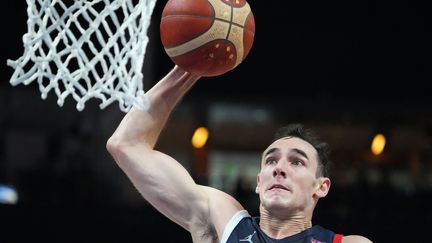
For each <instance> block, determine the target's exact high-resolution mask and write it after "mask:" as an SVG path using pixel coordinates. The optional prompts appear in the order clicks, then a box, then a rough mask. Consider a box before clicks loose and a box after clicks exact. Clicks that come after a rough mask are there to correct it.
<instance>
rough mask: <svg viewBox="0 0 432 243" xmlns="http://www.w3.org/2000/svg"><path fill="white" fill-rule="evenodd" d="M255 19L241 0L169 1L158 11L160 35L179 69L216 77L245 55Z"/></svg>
mask: <svg viewBox="0 0 432 243" xmlns="http://www.w3.org/2000/svg"><path fill="white" fill-rule="evenodd" d="M254 36H255V20H254V16H253V13H252V11H251V8H250V6H249V4H248V3H247V2H246V1H245V0H169V1H168V2H167V3H166V5H165V7H164V9H163V12H162V16H161V22H160V38H161V41H162V44H163V46H164V48H165V51H166V53H167V54H168V56H169V57H170V58H171V60H172V61H173V62H174V63H175V64H177V65H178V66H179V67H181V68H182V69H184V70H186V71H188V72H190V73H193V74H196V75H199V76H208V77H209V76H218V75H221V74H224V73H226V72H228V71H230V70H232V69H234V68H235V67H236V66H237V65H239V64H240V63H241V62H242V61H243V60H244V59H245V58H246V56H247V55H248V54H249V51H250V49H251V48H252V44H253V41H254Z"/></svg>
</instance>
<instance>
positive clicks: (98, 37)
mask: <svg viewBox="0 0 432 243" xmlns="http://www.w3.org/2000/svg"><path fill="white" fill-rule="evenodd" d="M155 3H156V0H27V5H28V7H27V14H28V21H27V23H28V32H27V33H26V34H25V35H24V36H23V45H24V54H23V55H22V56H21V57H20V58H19V59H17V60H15V61H12V60H8V65H9V66H11V67H13V68H14V69H15V71H14V73H13V75H12V77H11V80H10V83H11V84H12V85H18V84H25V85H28V84H30V83H32V82H33V81H35V80H36V81H37V83H38V85H39V89H40V92H41V94H42V98H43V99H45V98H46V97H47V95H48V93H49V92H50V91H51V90H54V91H55V94H56V95H57V97H58V100H57V103H58V105H59V106H62V105H63V104H64V101H65V99H66V98H67V97H68V96H72V97H73V99H75V100H76V102H77V106H76V107H77V109H78V110H80V111H81V110H83V109H84V107H85V103H86V102H87V101H88V100H89V99H90V98H97V99H100V100H101V103H100V108H101V109H104V108H105V107H107V106H108V105H110V104H111V103H112V102H114V101H118V102H119V106H120V109H121V110H123V111H125V112H126V111H128V110H129V109H130V108H131V107H132V106H136V107H137V108H138V109H146V108H147V106H148V105H147V102H146V100H145V98H144V89H143V73H142V66H143V63H144V55H145V50H146V47H147V43H148V36H147V29H148V26H149V24H150V19H151V14H152V12H153V9H154V6H155Z"/></svg>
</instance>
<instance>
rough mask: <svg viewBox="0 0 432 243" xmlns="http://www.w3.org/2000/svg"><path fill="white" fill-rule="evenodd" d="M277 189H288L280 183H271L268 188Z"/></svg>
mask: <svg viewBox="0 0 432 243" xmlns="http://www.w3.org/2000/svg"><path fill="white" fill-rule="evenodd" d="M277 189H281V190H285V191H289V189H288V188H287V187H285V186H283V185H281V184H274V185H272V186H271V187H270V188H269V189H268V190H269V191H271V190H277Z"/></svg>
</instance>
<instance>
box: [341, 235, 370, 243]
mask: <svg viewBox="0 0 432 243" xmlns="http://www.w3.org/2000/svg"><path fill="white" fill-rule="evenodd" d="M342 243H372V241H370V240H369V239H368V238H366V237H364V236H361V235H346V236H344V237H343V238H342Z"/></svg>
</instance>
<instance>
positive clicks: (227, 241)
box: [221, 211, 341, 243]
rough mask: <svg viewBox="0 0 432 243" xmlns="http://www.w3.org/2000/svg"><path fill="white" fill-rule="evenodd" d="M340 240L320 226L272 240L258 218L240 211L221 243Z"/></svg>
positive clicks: (303, 242) (308, 242) (311, 242)
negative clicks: (259, 223)
mask: <svg viewBox="0 0 432 243" xmlns="http://www.w3.org/2000/svg"><path fill="white" fill-rule="evenodd" d="M335 236H336V237H335ZM340 240H341V235H338V234H335V233H333V231H330V230H327V229H325V228H323V227H321V226H319V225H315V226H312V227H311V228H309V229H306V230H304V231H302V232H300V233H298V234H295V235H292V236H288V237H286V238H283V239H279V240H276V239H272V238H270V237H268V236H267V235H266V234H265V233H264V232H263V231H262V230H261V229H260V227H259V225H258V222H257V218H252V217H250V216H249V214H248V213H247V211H240V212H238V213H236V214H235V215H234V216H233V218H232V219H231V220H230V221H229V223H228V224H227V226H226V227H225V230H224V233H223V236H222V240H221V243H242V242H245V243H275V242H277V243H333V242H340Z"/></svg>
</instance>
